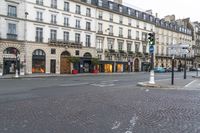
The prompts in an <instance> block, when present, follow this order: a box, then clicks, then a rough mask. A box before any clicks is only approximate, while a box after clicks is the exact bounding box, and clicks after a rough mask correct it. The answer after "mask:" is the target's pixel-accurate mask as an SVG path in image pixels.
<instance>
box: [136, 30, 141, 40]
mask: <svg viewBox="0 0 200 133" xmlns="http://www.w3.org/2000/svg"><path fill="white" fill-rule="evenodd" d="M139 39H140V33H139V31H136V40H139Z"/></svg>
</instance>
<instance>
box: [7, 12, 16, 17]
mask: <svg viewBox="0 0 200 133" xmlns="http://www.w3.org/2000/svg"><path fill="white" fill-rule="evenodd" d="M8 16H10V17H17V14H16V13H11V12H8Z"/></svg>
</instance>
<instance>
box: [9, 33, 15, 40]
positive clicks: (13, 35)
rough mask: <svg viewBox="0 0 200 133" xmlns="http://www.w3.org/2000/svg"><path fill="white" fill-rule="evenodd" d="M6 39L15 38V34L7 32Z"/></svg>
mask: <svg viewBox="0 0 200 133" xmlns="http://www.w3.org/2000/svg"><path fill="white" fill-rule="evenodd" d="M7 39H10V40H17V34H12V33H7Z"/></svg>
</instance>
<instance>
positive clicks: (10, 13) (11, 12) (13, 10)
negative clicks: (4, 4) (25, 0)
mask: <svg viewBox="0 0 200 133" xmlns="http://www.w3.org/2000/svg"><path fill="white" fill-rule="evenodd" d="M8 16H10V17H17V8H16V6H11V5H8Z"/></svg>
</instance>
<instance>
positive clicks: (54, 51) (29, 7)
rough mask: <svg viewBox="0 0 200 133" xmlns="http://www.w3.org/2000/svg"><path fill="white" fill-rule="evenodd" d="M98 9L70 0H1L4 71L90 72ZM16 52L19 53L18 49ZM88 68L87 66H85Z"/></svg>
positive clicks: (0, 23) (0, 51)
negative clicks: (77, 58)
mask: <svg viewBox="0 0 200 133" xmlns="http://www.w3.org/2000/svg"><path fill="white" fill-rule="evenodd" d="M95 15H96V14H95V8H94V6H92V4H91V3H89V4H87V3H83V2H80V1H76V2H74V1H68V0H26V1H21V0H10V1H6V0H2V1H0V26H1V27H0V35H1V36H0V38H1V40H0V55H1V56H0V61H1V64H3V73H4V74H11V73H14V70H15V67H16V65H15V64H16V62H18V63H17V64H18V65H20V67H19V71H20V73H21V74H23V73H26V74H32V73H47V74H48V73H57V74H66V73H71V70H72V69H73V65H72V63H70V61H69V57H72V56H74V57H79V58H80V61H79V64H78V65H77V68H76V69H78V71H79V72H90V70H91V59H92V58H95V57H96V49H95V35H96V34H95V31H96V30H95V24H96V21H95ZM16 51H17V52H16ZM84 67H85V69H83V68H84Z"/></svg>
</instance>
